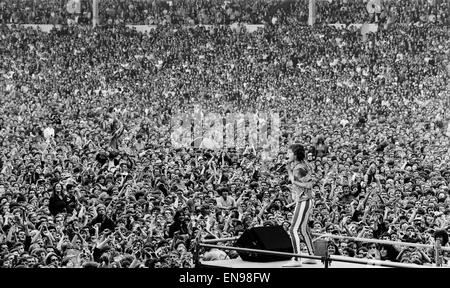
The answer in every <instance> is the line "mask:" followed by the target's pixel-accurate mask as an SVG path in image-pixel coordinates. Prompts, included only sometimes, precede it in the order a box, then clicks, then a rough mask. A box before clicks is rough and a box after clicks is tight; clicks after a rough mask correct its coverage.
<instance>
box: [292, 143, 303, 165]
mask: <svg viewBox="0 0 450 288" xmlns="http://www.w3.org/2000/svg"><path fill="white" fill-rule="evenodd" d="M289 149H291V150H292V153H294V155H295V159H296V160H297V161H303V160H304V159H305V154H306V153H305V148H304V147H303V145H301V144H298V143H294V144H292V145H291V146H289Z"/></svg>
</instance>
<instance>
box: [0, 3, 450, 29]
mask: <svg viewBox="0 0 450 288" xmlns="http://www.w3.org/2000/svg"><path fill="white" fill-rule="evenodd" d="M66 3H67V1H66V0H38V1H33V0H2V1H1V2H0V11H1V14H0V15H1V18H0V21H1V22H3V23H15V24H19V23H20V24H65V23H67V21H68V20H69V21H73V20H74V19H75V17H76V19H77V22H78V23H84V24H87V23H90V19H91V16H92V0H89V1H88V0H81V12H80V13H79V14H77V15H74V14H70V13H68V12H67V9H66ZM372 3H375V5H378V6H379V7H380V9H376V10H375V12H374V11H372V10H371V9H370V8H369V9H368V7H372ZM376 3H378V4H376ZM308 11H309V1H308V0H172V1H166V0H164V1H163V0H100V1H99V16H100V21H101V23H104V24H133V25H164V24H184V25H192V24H207V25H217V24H224V25H228V24H233V23H245V24H266V23H272V22H275V21H279V22H297V23H302V24H307V23H308ZM449 11H450V1H449V0H414V1H410V0H399V1H397V0H395V1H394V0H384V1H379V0H321V1H316V16H317V18H316V20H315V23H316V24H335V23H341V24H350V23H384V24H387V23H389V24H390V23H404V24H410V23H414V24H426V23H433V24H439V25H446V26H448V25H450V13H449Z"/></svg>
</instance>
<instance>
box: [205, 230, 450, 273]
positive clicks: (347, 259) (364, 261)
mask: <svg viewBox="0 0 450 288" xmlns="http://www.w3.org/2000/svg"><path fill="white" fill-rule="evenodd" d="M313 235H314V236H318V237H317V238H316V239H314V241H318V240H320V239H323V238H331V239H347V240H351V241H358V242H367V243H378V244H387V245H393V246H408V247H416V248H428V249H436V248H437V246H436V245H428V244H420V243H410V242H399V241H389V240H379V239H368V238H359V237H350V236H339V235H334V234H317V233H313ZM237 239H239V237H229V238H218V239H203V240H199V241H198V242H197V245H198V247H197V251H198V250H199V248H200V247H204V248H216V249H221V250H234V251H241V252H253V253H260V254H266V255H278V256H289V257H300V258H306V259H316V260H321V261H322V262H323V263H324V264H325V268H328V266H329V264H330V263H331V262H332V261H336V262H345V263H357V264H364V265H375V266H382V267H393V268H428V267H436V266H422V265H416V264H407V263H399V262H390V261H382V260H375V259H361V258H353V257H346V256H336V255H328V251H325V253H326V254H325V256H317V255H308V254H295V253H286V252H278V251H270V250H260V249H249V248H241V247H230V246H221V245H212V243H219V242H230V241H235V240H237ZM439 249H440V250H442V251H450V247H439ZM435 256H436V263H440V262H439V261H438V257H439V256H440V255H435ZM197 263H199V262H197ZM437 266H441V265H439V264H438V265H437Z"/></svg>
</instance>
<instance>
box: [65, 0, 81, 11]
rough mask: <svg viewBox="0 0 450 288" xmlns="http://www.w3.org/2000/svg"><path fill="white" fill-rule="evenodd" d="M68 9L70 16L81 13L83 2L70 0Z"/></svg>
mask: <svg viewBox="0 0 450 288" xmlns="http://www.w3.org/2000/svg"><path fill="white" fill-rule="evenodd" d="M66 9H67V12H68V13H70V14H76V13H81V0H69V1H68V2H67V5H66Z"/></svg>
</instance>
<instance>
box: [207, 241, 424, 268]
mask: <svg viewBox="0 0 450 288" xmlns="http://www.w3.org/2000/svg"><path fill="white" fill-rule="evenodd" d="M200 246H201V247H209V248H217V249H222V250H234V251H242V252H256V253H261V254H269V255H278V256H289V257H301V258H309V259H322V257H320V256H312V255H308V254H295V253H286V252H278V251H270V250H259V249H248V248H238V247H228V246H219V245H210V244H200ZM328 259H329V260H330V261H331V260H333V261H338V262H344V263H356V264H366V265H374V266H382V267H392V268H431V267H428V266H420V265H416V264H406V263H397V262H389V261H381V260H368V259H360V258H350V257H344V256H334V255H330V256H329V257H328Z"/></svg>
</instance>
